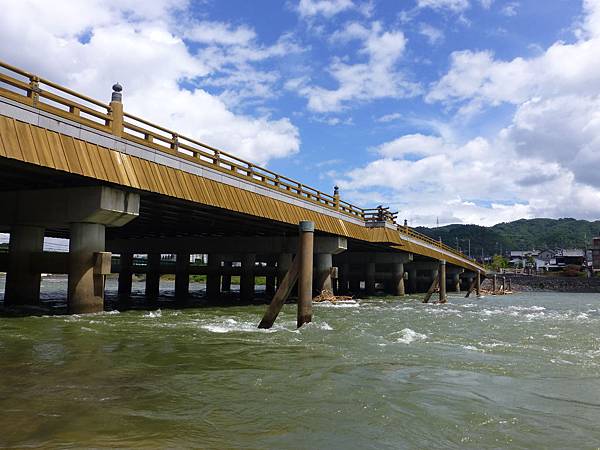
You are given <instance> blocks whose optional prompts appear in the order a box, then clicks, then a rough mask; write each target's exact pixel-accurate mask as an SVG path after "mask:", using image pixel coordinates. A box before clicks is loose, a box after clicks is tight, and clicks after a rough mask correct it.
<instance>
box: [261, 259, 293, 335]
mask: <svg viewBox="0 0 600 450" xmlns="http://www.w3.org/2000/svg"><path fill="white" fill-rule="evenodd" d="M299 267H300V258H299V255H296V257H295V258H294V259H293V261H292V265H291V266H290V269H289V270H288V271H287V273H286V274H285V275H284V277H283V280H281V282H280V283H279V287H278V288H277V292H275V295H274V296H273V300H271V303H270V304H269V307H268V308H267V311H266V312H265V315H264V316H263V318H262V320H261V321H260V323H259V324H258V328H271V327H272V326H273V324H274V323H275V319H277V316H278V315H279V312H280V311H281V308H282V307H283V304H284V303H285V301H286V300H287V298H288V297H289V296H290V292H292V289H293V287H294V285H295V284H296V281H298V271H299Z"/></svg>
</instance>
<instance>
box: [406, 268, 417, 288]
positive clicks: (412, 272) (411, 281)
mask: <svg viewBox="0 0 600 450" xmlns="http://www.w3.org/2000/svg"><path fill="white" fill-rule="evenodd" d="M408 292H410V293H411V294H416V293H417V292H418V288H417V268H416V267H414V266H411V267H410V268H409V269H408Z"/></svg>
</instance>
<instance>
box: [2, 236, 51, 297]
mask: <svg viewBox="0 0 600 450" xmlns="http://www.w3.org/2000/svg"><path fill="white" fill-rule="evenodd" d="M8 245H9V247H8V252H9V253H8V270H7V272H6V286H5V290H4V305H5V306H36V305H39V302H40V281H41V274H40V273H39V271H32V270H31V267H30V261H31V259H32V256H33V255H35V254H36V253H41V252H42V251H43V248H44V228H43V227H39V226H29V225H16V226H13V227H11V229H10V241H9V244H8Z"/></svg>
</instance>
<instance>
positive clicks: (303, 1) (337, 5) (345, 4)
mask: <svg viewBox="0 0 600 450" xmlns="http://www.w3.org/2000/svg"><path fill="white" fill-rule="evenodd" d="M354 7H355V5H354V3H353V2H352V0H300V3H298V6H297V10H298V13H299V14H300V16H301V17H313V16H317V15H322V16H324V17H327V18H329V17H333V16H335V15H336V14H339V13H341V12H343V11H347V10H349V9H353V8H354Z"/></svg>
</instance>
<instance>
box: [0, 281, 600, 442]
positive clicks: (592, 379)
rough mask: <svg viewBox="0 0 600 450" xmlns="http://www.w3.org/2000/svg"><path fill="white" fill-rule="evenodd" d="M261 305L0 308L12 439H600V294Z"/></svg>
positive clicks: (0, 419) (3, 393)
mask: <svg viewBox="0 0 600 450" xmlns="http://www.w3.org/2000/svg"><path fill="white" fill-rule="evenodd" d="M48 282H49V281H48ZM1 289H2V287H1V285H0V290H1ZM263 311H264V306H234V307H219V308H216V307H215V308H188V309H183V310H177V309H167V308H165V307H163V308H162V309H157V310H151V311H148V310H132V311H124V312H118V311H111V312H105V313H101V314H92V315H82V316H43V317H25V318H8V317H3V318H0V379H1V381H0V411H1V413H0V446H4V447H10V446H15V447H25V446H44V447H82V446H84V447H138V448H139V447H143V448H150V447H163V448H164V447H172V448H173V447H202V448H219V449H220V448H261V449H262V448H273V449H317V448H328V449H331V448H340V449H342V448H343V449H369V448H372V449H396V448H477V449H479V448H501V447H513V448H597V447H598V446H599V445H600V444H599V443H600V429H599V427H598V423H599V417H600V378H599V375H600V295H597V294H596V295H594V294H558V293H522V294H515V295H512V296H505V297H487V298H481V299H475V298H470V299H465V298H463V297H462V296H458V295H452V294H451V295H450V298H449V303H448V304H446V305H436V304H422V303H421V302H420V300H419V297H415V296H408V297H406V298H404V299H401V300H397V299H377V298H375V299H369V300H358V301H357V302H356V303H349V304H338V305H332V304H317V305H315V308H314V322H313V323H312V324H310V325H308V326H306V327H304V328H302V329H300V330H297V329H296V328H295V320H296V311H295V306H294V305H286V306H285V308H284V310H283V313H282V314H281V315H280V317H279V319H278V321H277V322H276V326H275V328H274V329H272V330H267V331H265V330H258V329H257V328H256V324H257V323H258V322H259V320H260V317H261V314H262V312H263Z"/></svg>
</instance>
